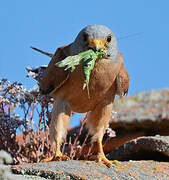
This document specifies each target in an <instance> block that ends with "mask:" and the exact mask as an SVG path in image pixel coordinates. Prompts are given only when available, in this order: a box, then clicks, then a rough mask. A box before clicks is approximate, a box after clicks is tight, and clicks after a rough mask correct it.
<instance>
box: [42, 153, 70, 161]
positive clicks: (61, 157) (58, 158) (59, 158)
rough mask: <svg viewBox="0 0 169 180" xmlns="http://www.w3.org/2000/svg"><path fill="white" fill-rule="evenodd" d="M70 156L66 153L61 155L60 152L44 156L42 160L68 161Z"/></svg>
mask: <svg viewBox="0 0 169 180" xmlns="http://www.w3.org/2000/svg"><path fill="white" fill-rule="evenodd" d="M68 160H70V158H69V157H68V156H66V155H62V153H56V154H55V156H52V157H49V158H45V159H44V160H43V162H50V161H68Z"/></svg>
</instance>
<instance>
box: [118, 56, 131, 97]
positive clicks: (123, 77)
mask: <svg viewBox="0 0 169 180" xmlns="http://www.w3.org/2000/svg"><path fill="white" fill-rule="evenodd" d="M120 56H121V57H122V54H121V53H120ZM116 83H117V94H118V95H119V96H120V97H122V96H124V95H125V94H127V93H128V89H129V74H128V72H127V70H126V68H125V66H124V64H123V63H122V65H121V69H120V73H119V74H118V75H117V77H116Z"/></svg>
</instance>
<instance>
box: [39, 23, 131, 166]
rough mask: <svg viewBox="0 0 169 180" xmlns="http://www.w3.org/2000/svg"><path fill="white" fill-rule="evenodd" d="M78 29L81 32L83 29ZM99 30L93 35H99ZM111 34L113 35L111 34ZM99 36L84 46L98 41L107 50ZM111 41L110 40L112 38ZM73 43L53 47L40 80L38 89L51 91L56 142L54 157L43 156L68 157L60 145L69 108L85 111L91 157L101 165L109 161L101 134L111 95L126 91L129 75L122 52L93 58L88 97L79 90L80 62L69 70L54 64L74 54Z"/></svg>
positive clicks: (68, 117)
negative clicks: (93, 152) (92, 146)
mask: <svg viewBox="0 0 169 180" xmlns="http://www.w3.org/2000/svg"><path fill="white" fill-rule="evenodd" d="M95 26H96V25H95ZM97 26H99V25H97ZM99 27H100V26H99ZM97 29H98V28H97ZM87 30H88V29H87ZM87 30H85V35H86V32H88V35H90V33H89V32H90V31H89V30H90V28H89V30H88V31H87ZM94 30H95V28H94V29H92V30H91V31H92V33H95V31H94ZM108 30H109V29H108ZM80 33H84V30H82V31H81V32H80ZM99 33H100V32H99ZM99 33H98V34H97V36H99ZM100 34H101V33H100ZM94 35H95V34H94ZM94 35H93V36H91V37H90V41H92V40H94V39H96V38H97V43H98V41H100V40H98V37H97V36H96V35H95V36H96V37H95V36H94ZM112 36H113V38H114V35H112ZM79 37H81V35H79ZM79 37H78V38H79ZM106 37H107V36H106ZM78 38H77V39H78ZM77 39H76V40H77ZM91 39H92V40H91ZM100 39H101V40H102V42H103V43H100V42H99V43H100V44H95V43H94V41H92V43H91V42H87V47H86V46H85V48H88V47H90V48H91V47H94V46H95V45H96V46H97V45H98V46H100V47H99V48H103V46H104V47H106V48H107V52H109V51H108V48H109V47H108V43H107V44H106V43H105V41H106V40H105V39H103V38H102V37H101V38H100ZM85 41H86V39H85ZM112 41H114V40H113V39H112ZM75 42H76V41H75ZM75 42H74V43H75ZM76 43H77V42H76ZM85 43H86V42H85ZM105 44H106V45H105ZM113 45H114V42H112V45H111V44H110V46H111V47H110V48H112V47H114V46H113ZM73 46H74V44H73V43H72V44H70V45H68V46H64V47H61V48H59V49H57V50H56V52H55V54H54V56H53V57H52V60H51V61H50V63H49V65H48V67H47V69H46V71H45V74H44V76H43V78H42V81H41V82H40V89H41V92H42V93H43V94H47V93H51V94H52V95H53V97H54V106H53V112H52V119H51V124H50V139H51V143H52V145H53V146H56V154H55V157H52V158H50V159H47V160H68V159H69V158H68V157H67V156H64V155H62V153H61V151H60V145H61V142H62V140H63V138H64V137H65V135H66V131H67V127H68V123H69V120H70V115H71V111H74V112H78V113H85V112H89V117H88V120H87V122H86V125H87V128H88V130H89V133H90V134H91V135H93V138H92V140H93V141H96V142H97V143H98V154H97V155H96V156H93V158H94V159H95V160H96V161H97V162H103V163H104V164H105V165H107V166H110V165H111V162H110V161H109V160H108V159H107V158H106V157H105V155H104V152H103V147H102V138H103V135H104V133H105V130H106V128H107V126H108V123H109V120H110V116H111V112H112V103H113V101H114V98H115V95H116V94H119V96H123V95H124V94H126V93H127V92H128V86H129V76H128V73H127V71H126V69H125V67H124V64H123V58H122V55H121V54H120V53H119V52H118V51H117V56H113V55H114V54H110V55H112V56H110V58H109V57H105V58H101V59H97V60H96V63H95V67H94V69H93V70H92V72H91V75H90V82H89V90H90V99H89V98H88V94H87V90H86V89H84V90H83V84H84V76H83V72H82V66H81V65H79V66H77V67H76V69H75V71H74V72H72V73H71V72H70V70H67V71H65V70H64V68H58V67H56V65H55V64H56V62H58V61H61V60H63V59H64V58H66V57H67V56H70V55H74V54H77V53H78V52H79V51H80V50H78V51H77V52H75V51H74V49H73ZM79 46H81V45H79ZM75 47H76V46H75ZM97 48H98V47H97ZM93 49H94V48H93ZM84 50H85V49H84ZM114 52H116V51H114V49H110V53H114Z"/></svg>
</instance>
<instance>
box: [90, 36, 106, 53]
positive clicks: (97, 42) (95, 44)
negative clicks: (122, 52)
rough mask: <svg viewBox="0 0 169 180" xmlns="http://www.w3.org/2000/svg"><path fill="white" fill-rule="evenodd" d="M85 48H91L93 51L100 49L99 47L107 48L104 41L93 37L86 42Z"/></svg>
mask: <svg viewBox="0 0 169 180" xmlns="http://www.w3.org/2000/svg"><path fill="white" fill-rule="evenodd" d="M87 49H92V50H94V51H100V50H101V49H104V50H107V49H106V48H105V46H104V43H103V41H102V40H100V39H94V40H91V41H89V42H88V46H87Z"/></svg>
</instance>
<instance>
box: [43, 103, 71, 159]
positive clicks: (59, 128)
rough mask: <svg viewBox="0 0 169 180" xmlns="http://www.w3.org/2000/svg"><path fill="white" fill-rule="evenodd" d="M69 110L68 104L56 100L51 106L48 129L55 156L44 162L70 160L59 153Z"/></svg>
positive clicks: (69, 113)
mask: <svg viewBox="0 0 169 180" xmlns="http://www.w3.org/2000/svg"><path fill="white" fill-rule="evenodd" d="M70 115H71V109H70V106H69V103H68V102H67V101H65V100H56V101H55V102H54V104H53V111H52V118H51V123H50V127H49V133H50V141H51V144H52V146H53V147H55V148H56V152H55V155H54V156H53V157H50V158H46V159H45V160H44V161H45V162H46V161H61V160H64V161H65V160H69V159H70V158H69V157H68V156H66V155H63V154H62V153H61V150H60V147H61V143H62V140H63V138H64V137H65V136H66V132H67V127H68V124H69V121H70Z"/></svg>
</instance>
